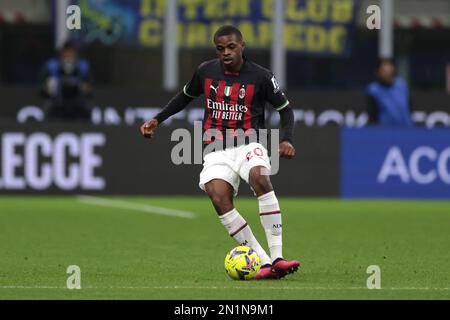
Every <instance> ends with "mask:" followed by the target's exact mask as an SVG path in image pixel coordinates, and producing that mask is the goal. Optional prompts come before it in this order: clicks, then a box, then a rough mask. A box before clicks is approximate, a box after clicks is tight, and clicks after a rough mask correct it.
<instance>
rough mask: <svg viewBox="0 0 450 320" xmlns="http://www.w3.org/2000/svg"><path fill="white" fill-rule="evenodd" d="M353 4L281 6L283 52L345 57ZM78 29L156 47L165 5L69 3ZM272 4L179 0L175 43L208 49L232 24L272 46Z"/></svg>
mask: <svg viewBox="0 0 450 320" xmlns="http://www.w3.org/2000/svg"><path fill="white" fill-rule="evenodd" d="M358 2H359V1H358V0H286V1H285V4H286V5H285V8H286V16H285V18H286V25H285V32H284V43H285V46H286V48H287V49H288V50H290V51H296V52H302V53H306V54H311V55H322V56H331V55H338V56H342V55H348V54H349V53H350V50H351V42H352V41H351V40H352V35H353V30H354V25H355V20H356V19H355V17H356V13H357V7H358ZM73 4H76V5H79V6H80V8H81V14H82V29H81V30H80V31H71V35H72V36H73V37H74V38H75V39H77V40H79V41H81V42H83V43H93V42H98V43H102V44H105V45H131V46H141V47H150V48H155V47H160V46H161V45H162V41H163V24H164V14H165V0H127V1H123V0H74V1H73ZM272 12H273V10H272V0H227V1H224V0H179V1H178V35H177V39H176V41H177V43H178V45H179V46H180V47H181V48H188V49H199V48H200V49H201V48H211V40H212V37H213V34H214V32H215V31H216V30H217V28H218V27H219V26H221V25H223V24H233V25H235V26H237V27H238V28H239V29H240V30H241V31H242V32H243V34H244V37H245V41H246V43H247V45H248V46H249V47H251V48H256V49H267V48H269V47H270V43H271V37H272V32H271V29H272V28H271V19H272Z"/></svg>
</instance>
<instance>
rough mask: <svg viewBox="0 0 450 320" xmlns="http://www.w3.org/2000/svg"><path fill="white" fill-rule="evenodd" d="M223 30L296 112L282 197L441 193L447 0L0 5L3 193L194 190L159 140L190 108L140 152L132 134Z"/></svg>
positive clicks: (448, 143)
mask: <svg viewBox="0 0 450 320" xmlns="http://www.w3.org/2000/svg"><path fill="white" fill-rule="evenodd" d="M71 5H76V6H78V8H80V13H81V20H80V27H81V28H80V29H77V28H75V29H70V25H71V24H72V25H73V26H76V17H74V16H73V14H76V10H75V11H71V10H67V9H68V7H69V6H71ZM372 5H376V6H377V7H378V8H380V9H381V10H380V12H379V13H380V17H381V18H380V19H381V30H378V29H370V28H369V27H368V25H370V23H371V21H372V23H374V20H370V19H371V16H372V14H373V13H374V12H376V10H375V11H369V12H368V8H369V7H370V6H372ZM375 8H376V7H375ZM368 20H369V22H368ZM378 20H379V19H378ZM225 23H231V24H234V25H236V26H237V27H239V28H240V29H241V31H242V32H243V35H244V38H245V41H246V43H247V51H246V55H247V56H248V58H250V59H251V60H254V61H255V62H257V63H259V64H261V65H263V66H266V67H268V68H271V69H272V70H273V71H274V73H275V75H276V76H277V77H278V79H279V81H280V83H281V84H282V86H283V87H284V88H285V91H286V94H287V95H288V97H289V99H290V101H291V103H292V106H293V108H294V111H295V115H296V124H297V126H296V142H295V143H296V148H297V150H298V157H297V158H296V159H295V160H293V161H291V162H288V161H282V164H281V165H282V167H281V171H280V173H279V174H278V175H277V176H275V177H274V181H275V184H276V185H277V186H278V189H279V190H280V191H279V193H280V194H283V195H292V196H333V197H349V198H352V197H364V198H365V197H369V198H372V197H381V198H385V197H389V198H390V197H400V198H450V133H449V131H450V130H449V128H450V41H449V40H450V2H449V1H448V0H427V1H425V0H395V1H394V0H382V1H376V0H361V1H358V0H284V1H282V0H278V1H273V0H208V1H206V0H178V1H175V0H127V1H125V0H123V1H119V0H77V1H69V0H64V1H51V0H15V1H13V0H2V1H1V2H0V101H1V102H0V103H1V106H0V119H1V120H0V123H1V129H0V133H1V135H2V140H1V141H0V143H1V146H2V148H1V152H2V154H1V159H0V162H1V163H0V166H1V170H0V192H1V193H8V194H10V193H50V194H55V193H56V194H60V193H63V194H65V193H73V192H92V193H107V194H173V193H175V194H201V191H200V190H199V189H198V188H197V186H196V185H197V179H198V173H199V172H200V170H201V166H198V165H197V166H194V165H182V166H176V165H174V164H172V163H171V161H170V152H171V147H172V146H173V145H174V144H175V142H171V141H170V134H171V131H172V130H173V129H175V128H178V127H185V128H187V129H188V130H191V129H192V124H193V122H194V121H195V120H201V118H202V116H203V110H202V108H203V105H202V100H201V99H198V100H195V101H193V102H192V103H191V105H190V106H189V107H188V108H187V109H186V110H184V111H183V112H181V113H179V114H177V115H176V116H174V117H173V118H172V119H171V120H168V121H167V122H165V123H164V126H163V128H161V129H160V131H159V136H158V138H157V139H155V140H154V141H152V143H151V145H149V143H148V142H147V141H142V139H141V137H140V136H139V134H138V126H139V125H140V124H141V123H142V122H143V121H145V120H148V119H149V118H151V117H152V116H153V115H155V114H156V113H157V112H158V111H159V109H160V108H162V107H163V106H164V105H165V104H166V102H167V101H168V99H170V97H171V96H172V95H173V94H174V93H175V92H176V91H177V90H180V89H181V88H182V87H183V85H184V84H185V83H186V82H187V81H189V79H190V77H191V76H192V73H193V72H194V70H195V68H196V67H197V66H198V65H199V64H200V63H201V62H202V61H204V60H207V59H212V58H214V57H215V53H214V49H213V46H212V35H213V34H214V32H215V31H216V29H217V28H218V27H219V26H220V25H222V24H225ZM274 34H277V35H278V36H274ZM64 57H65V58H64ZM380 59H390V60H389V61H387V60H386V61H384V62H385V64H380V63H379V62H380ZM398 79H400V80H401V82H398V83H397V82H396V81H397V80H398ZM400 80H399V81H400ZM383 99H384V100H383ZM389 108H391V109H389ZM396 108H399V109H398V110H401V112H403V113H402V114H400V113H398V112H397V111H396V110H397V109H396ZM399 112H400V111H399ZM392 114H394V116H393V120H392V119H391V120H389V116H390V115H391V116H392ZM395 114H397V115H396V116H395ZM266 117H267V123H268V126H269V127H277V125H278V121H279V117H278V115H277V114H276V112H273V111H272V109H270V108H269V107H268V108H267V115H266ZM155 155H157V156H155ZM155 167H157V168H158V170H157V172H154V170H151V168H155ZM118 168H120V169H119V170H118ZM168 176H171V177H179V178H180V179H178V180H179V181H177V183H176V184H173V183H169V182H168V181H166V180H167V177H168ZM145 179H148V180H147V182H146V181H145ZM152 179H154V180H157V181H163V182H161V183H159V184H158V185H155V184H152V183H149V182H148V181H149V180H152ZM139 181H140V182H139ZM243 192H244V193H246V192H247V194H251V193H249V190H243Z"/></svg>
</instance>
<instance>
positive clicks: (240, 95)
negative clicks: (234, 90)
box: [239, 88, 245, 99]
mask: <svg viewBox="0 0 450 320" xmlns="http://www.w3.org/2000/svg"><path fill="white" fill-rule="evenodd" d="M244 97H245V89H244V88H241V90H239V98H240V99H244Z"/></svg>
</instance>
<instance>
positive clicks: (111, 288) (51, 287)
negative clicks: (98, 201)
mask: <svg viewBox="0 0 450 320" xmlns="http://www.w3.org/2000/svg"><path fill="white" fill-rule="evenodd" d="M0 289H67V288H66V287H56V286H0ZM81 289H98V290H114V289H121V290H124V289H131V290H148V289H152V290H161V289H169V290H173V289H187V290H192V289H202V290H216V289H223V290H230V289H238V290H239V289H240V290H321V291H326V290H330V291H346V290H368V289H367V288H366V287H346V288H338V287H298V286H296V287H240V286H238V287H235V286H223V287H219V286H153V287H152V286H148V287H146V286H141V287H131V286H130V287H124V286H118V287H93V286H85V287H84V286H82V288H81ZM391 290H397V291H449V290H450V288H429V287H405V288H395V287H394V288H381V289H379V290H370V291H391Z"/></svg>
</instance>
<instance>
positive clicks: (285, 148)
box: [278, 141, 295, 159]
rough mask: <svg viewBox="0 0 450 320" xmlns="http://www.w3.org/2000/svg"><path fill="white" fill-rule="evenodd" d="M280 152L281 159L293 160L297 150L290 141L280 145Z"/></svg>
mask: <svg viewBox="0 0 450 320" xmlns="http://www.w3.org/2000/svg"><path fill="white" fill-rule="evenodd" d="M278 152H279V154H280V157H281V158H287V159H292V158H293V157H294V156H295V148H294V146H293V145H292V144H291V143H290V142H288V141H283V142H281V143H280V145H279V147H278Z"/></svg>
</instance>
